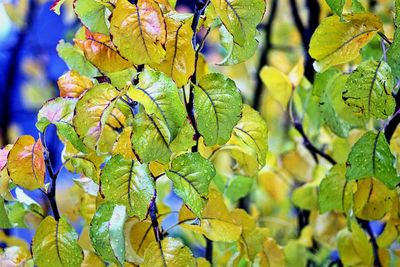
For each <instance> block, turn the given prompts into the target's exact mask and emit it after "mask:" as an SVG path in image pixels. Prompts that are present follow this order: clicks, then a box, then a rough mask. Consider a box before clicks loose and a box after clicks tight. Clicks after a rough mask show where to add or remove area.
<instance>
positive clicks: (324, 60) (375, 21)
mask: <svg viewBox="0 0 400 267" xmlns="http://www.w3.org/2000/svg"><path fill="white" fill-rule="evenodd" d="M343 17H344V20H345V21H343V22H342V21H340V17H338V16H331V17H328V18H326V19H325V20H324V21H322V22H321V24H320V25H319V26H318V28H317V29H316V31H315V32H314V34H313V36H312V38H311V41H310V49H309V53H310V55H311V57H312V58H314V59H315V60H316V62H315V63H314V68H315V70H316V71H318V72H323V71H324V70H326V69H328V68H329V67H331V66H335V65H339V64H344V63H347V62H350V61H352V60H354V59H355V58H356V57H357V56H358V55H359V52H360V49H361V48H362V47H364V46H365V45H366V44H367V43H368V42H369V41H370V40H371V39H372V38H373V37H374V35H375V33H376V32H377V31H379V30H380V29H381V28H382V22H381V21H380V18H379V17H378V16H375V15H373V14H370V13H358V14H351V15H344V16H343Z"/></svg>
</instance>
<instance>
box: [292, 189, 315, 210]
mask: <svg viewBox="0 0 400 267" xmlns="http://www.w3.org/2000/svg"><path fill="white" fill-rule="evenodd" d="M292 201H293V203H294V204H295V205H296V206H297V207H299V208H301V209H305V210H315V209H317V207H318V206H317V205H318V196H317V188H316V186H315V185H314V184H311V183H307V184H304V185H302V186H300V187H298V188H296V189H295V190H294V191H293V196H292Z"/></svg>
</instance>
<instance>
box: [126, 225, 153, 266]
mask: <svg viewBox="0 0 400 267" xmlns="http://www.w3.org/2000/svg"><path fill="white" fill-rule="evenodd" d="M125 237H126V241H125V243H126V246H125V247H126V250H127V253H126V255H127V260H128V261H130V262H133V263H135V264H142V263H143V261H144V253H145V251H146V249H147V247H148V246H149V245H150V244H151V242H153V241H154V240H155V236H154V231H153V229H152V225H151V221H149V220H145V221H139V220H138V219H137V218H131V219H129V220H128V221H127V222H126V226H125Z"/></svg>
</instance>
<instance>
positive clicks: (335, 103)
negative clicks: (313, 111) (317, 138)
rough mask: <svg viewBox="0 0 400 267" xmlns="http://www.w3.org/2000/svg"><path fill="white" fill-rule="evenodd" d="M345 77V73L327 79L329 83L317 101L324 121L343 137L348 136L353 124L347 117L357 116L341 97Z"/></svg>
mask: <svg viewBox="0 0 400 267" xmlns="http://www.w3.org/2000/svg"><path fill="white" fill-rule="evenodd" d="M347 78H348V76H346V75H340V76H336V78H335V79H333V81H329V82H328V84H329V85H327V87H326V88H325V90H324V92H323V93H322V97H321V99H320V101H319V107H320V111H321V113H322V116H323V118H324V121H325V123H326V124H327V125H328V127H329V129H331V131H332V132H333V133H335V134H336V135H337V136H339V137H343V138H345V137H347V136H348V134H349V131H350V130H351V128H352V126H353V125H354V124H352V123H351V120H350V119H352V118H348V117H350V116H349V114H350V115H352V117H354V119H353V121H355V120H356V119H355V118H357V117H356V116H354V114H353V113H351V110H350V107H349V106H347V105H346V104H345V103H344V102H343V99H342V91H343V87H344V86H345V83H346V81H347Z"/></svg>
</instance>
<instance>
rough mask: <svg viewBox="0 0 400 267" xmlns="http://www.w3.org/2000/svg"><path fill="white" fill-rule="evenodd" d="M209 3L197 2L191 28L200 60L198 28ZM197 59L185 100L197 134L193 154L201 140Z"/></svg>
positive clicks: (193, 42)
mask: <svg viewBox="0 0 400 267" xmlns="http://www.w3.org/2000/svg"><path fill="white" fill-rule="evenodd" d="M209 3H210V0H196V3H195V8H194V16H193V21H192V25H191V28H192V31H193V38H192V46H193V49H195V50H196V54H197V58H198V53H199V52H198V51H200V50H197V27H198V24H199V19H200V16H201V15H202V14H203V13H204V11H205V9H206V7H207V6H208V4H209ZM206 37H207V36H205V37H204V38H206ZM200 47H201V45H200ZM200 49H201V48H200ZM197 58H196V60H195V63H194V72H193V75H192V77H191V78H190V81H191V83H190V92H189V100H188V102H186V100H185V106H186V111H187V113H188V116H189V120H190V123H191V124H192V126H193V129H194V132H195V134H194V136H193V140H195V141H196V144H195V145H194V146H193V147H192V152H197V151H198V146H199V138H200V133H199V130H198V129H197V124H196V118H195V115H194V92H193V91H194V90H193V87H194V86H195V84H197V77H196V76H197ZM185 98H186V97H185Z"/></svg>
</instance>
